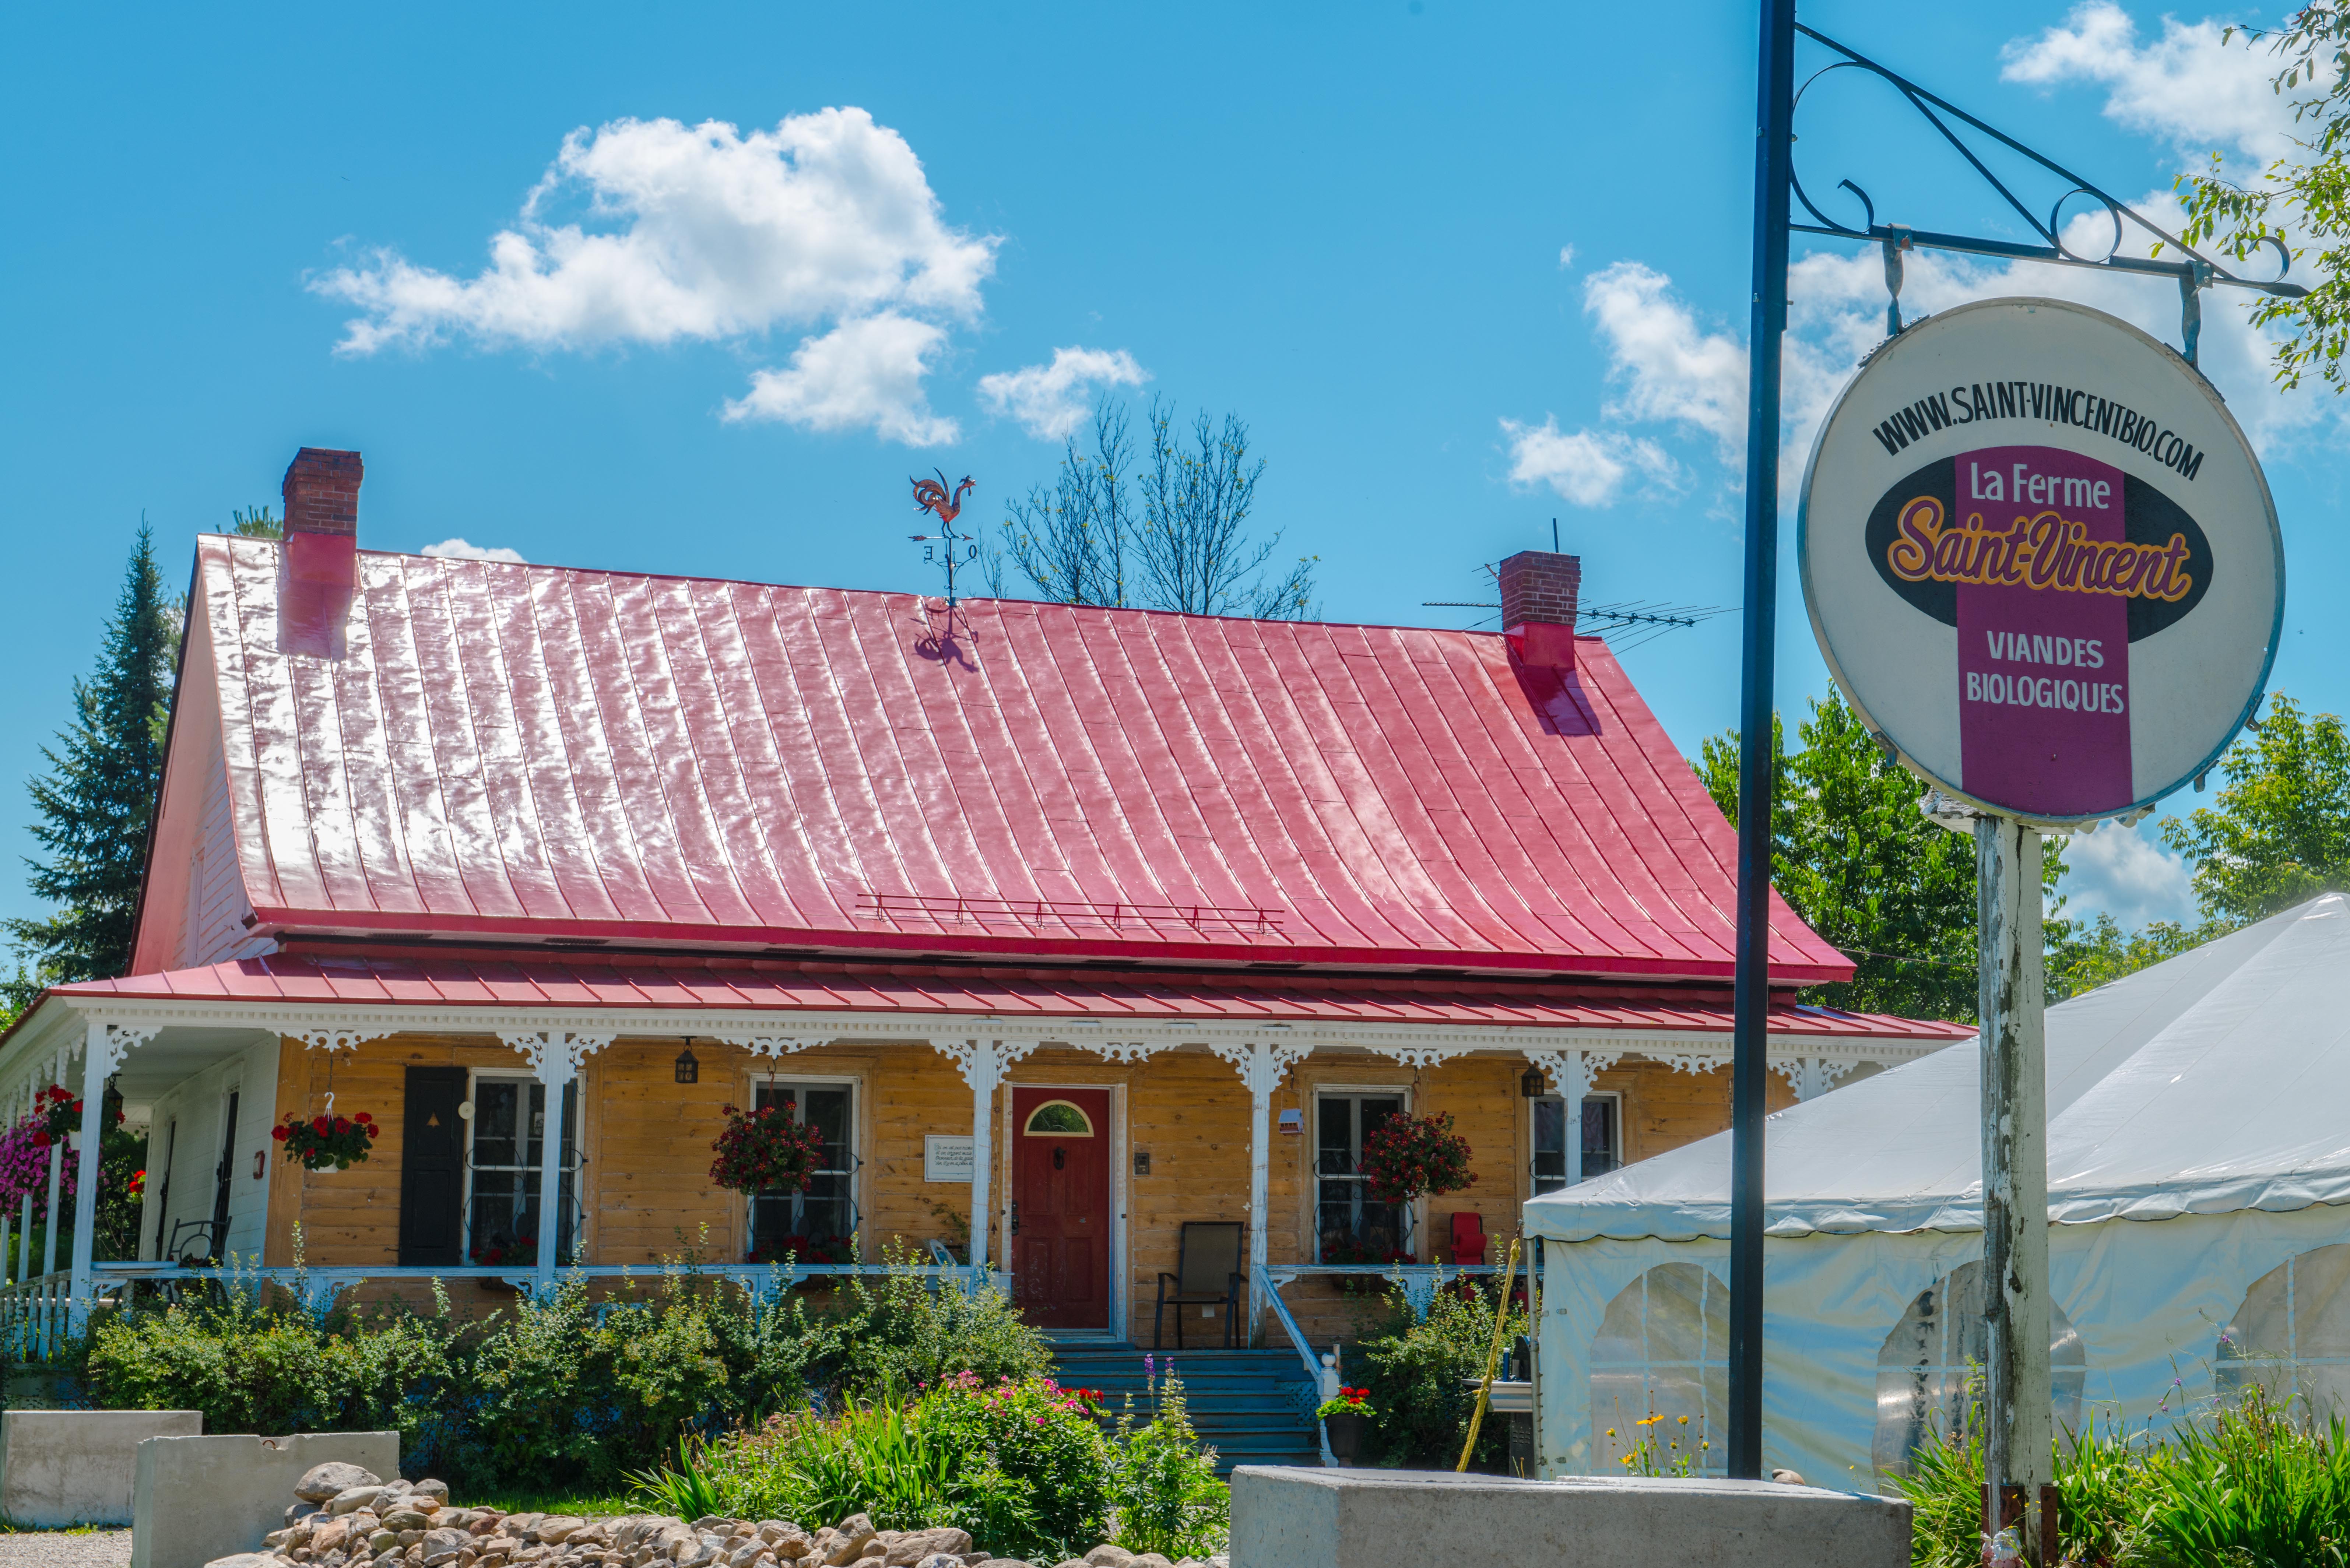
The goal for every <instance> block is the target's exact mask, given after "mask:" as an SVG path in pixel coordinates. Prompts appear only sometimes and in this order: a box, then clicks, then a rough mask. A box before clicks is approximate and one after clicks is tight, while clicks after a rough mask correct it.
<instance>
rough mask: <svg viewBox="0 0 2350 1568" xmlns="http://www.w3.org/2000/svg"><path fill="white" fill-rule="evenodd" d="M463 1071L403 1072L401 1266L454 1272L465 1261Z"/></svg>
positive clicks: (416, 1069) (415, 1069)
mask: <svg viewBox="0 0 2350 1568" xmlns="http://www.w3.org/2000/svg"><path fill="white" fill-rule="evenodd" d="M464 1099H465V1069H464V1068H463V1067H411V1068H410V1069H408V1100H407V1111H406V1114H405V1116H404V1118H403V1126H402V1128H401V1132H400V1267H401V1268H403V1269H423V1268H454V1267H457V1266H459V1265H461V1264H463V1262H464V1261H465V1259H464V1223H463V1221H464V1194H465V1130H464V1129H465V1124H464V1123H463V1121H462V1120H460V1119H459V1118H458V1116H457V1107H458V1106H460V1105H462V1104H463V1103H464Z"/></svg>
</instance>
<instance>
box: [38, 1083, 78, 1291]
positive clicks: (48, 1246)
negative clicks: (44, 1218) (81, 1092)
mask: <svg viewBox="0 0 2350 1568" xmlns="http://www.w3.org/2000/svg"><path fill="white" fill-rule="evenodd" d="M70 1049H71V1048H70V1047H68V1046H65V1045H60V1046H58V1047H57V1076H55V1077H54V1078H52V1079H50V1080H49V1081H50V1082H51V1083H53V1084H57V1085H63V1084H64V1083H65V1081H66V1064H67V1063H68V1061H69V1060H71V1057H70V1054H69V1052H70ZM35 1103H36V1104H37V1103H38V1102H37V1101H36V1102H35ZM65 1168H66V1149H65V1145H63V1144H61V1143H58V1142H57V1141H56V1140H55V1139H51V1140H50V1143H49V1222H48V1223H47V1225H45V1226H43V1227H42V1228H41V1272H43V1273H44V1274H54V1273H56V1272H57V1199H59V1198H60V1197H62V1196H63V1193H62V1190H61V1189H62V1188H63V1186H64V1180H65Z"/></svg>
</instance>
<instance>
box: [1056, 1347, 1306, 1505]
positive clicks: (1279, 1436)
mask: <svg viewBox="0 0 2350 1568" xmlns="http://www.w3.org/2000/svg"><path fill="white" fill-rule="evenodd" d="M1145 1355H1149V1357H1150V1363H1149V1369H1148V1370H1146V1367H1145V1365H1144V1361H1143V1357H1144V1356H1145ZM1053 1362H1054V1372H1053V1376H1055V1378H1057V1379H1058V1380H1059V1381H1060V1383H1061V1385H1062V1386H1064V1387H1067V1388H1092V1389H1098V1390H1100V1391H1101V1395H1102V1404H1103V1407H1104V1408H1105V1409H1106V1410H1107V1412H1108V1418H1109V1419H1111V1420H1115V1419H1116V1418H1117V1417H1118V1415H1119V1414H1120V1413H1121V1412H1122V1411H1124V1409H1125V1408H1126V1402H1127V1398H1128V1396H1131V1397H1132V1398H1133V1403H1134V1410H1135V1414H1136V1416H1137V1417H1138V1418H1139V1417H1143V1416H1147V1415H1148V1414H1149V1408H1150V1396H1149V1386H1150V1382H1151V1380H1152V1377H1153V1376H1154V1375H1155V1376H1156V1377H1158V1378H1159V1379H1163V1378H1165V1377H1166V1376H1168V1375H1169V1373H1170V1372H1172V1373H1173V1374H1174V1375H1175V1376H1178V1377H1180V1378H1181V1379H1182V1382H1183V1400H1184V1404H1185V1406H1186V1407H1187V1408H1188V1409H1189V1410H1190V1412H1191V1425H1192V1427H1193V1428H1194V1429H1196V1430H1197V1431H1198V1432H1199V1434H1200V1438H1201V1441H1203V1442H1206V1443H1209V1444H1211V1445H1212V1446H1213V1447H1214V1448H1215V1450H1216V1469H1217V1472H1218V1473H1219V1474H1227V1473H1229V1472H1230V1471H1231V1469H1232V1467H1233V1466H1234V1465H1236V1464H1245V1465H1318V1464H1320V1463H1321V1462H1322V1450H1321V1443H1320V1438H1319V1434H1317V1433H1316V1431H1315V1424H1314V1417H1313V1414H1312V1411H1313V1407H1314V1403H1315V1401H1314V1393H1315V1387H1316V1385H1315V1380H1314V1379H1313V1378H1312V1377H1310V1376H1307V1374H1306V1371H1305V1366H1304V1364H1303V1363H1302V1362H1300V1361H1299V1359H1298V1357H1297V1355H1295V1353H1294V1352H1291V1351H1287V1350H1223V1349H1219V1348H1213V1347H1211V1348H1208V1349H1201V1350H1188V1349H1187V1350H1167V1349H1161V1350H1156V1351H1144V1350H1141V1349H1139V1348H1137V1347H1135V1346H1134V1345H1119V1344H1105V1343H1104V1342H1102V1341H1100V1340H1062V1341H1058V1342H1056V1343H1055V1344H1054V1345H1053Z"/></svg>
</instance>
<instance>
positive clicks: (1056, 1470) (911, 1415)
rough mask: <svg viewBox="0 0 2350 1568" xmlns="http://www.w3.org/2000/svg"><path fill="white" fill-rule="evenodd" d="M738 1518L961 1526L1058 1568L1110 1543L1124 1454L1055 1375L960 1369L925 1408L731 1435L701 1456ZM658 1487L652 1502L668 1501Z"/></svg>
mask: <svg viewBox="0 0 2350 1568" xmlns="http://www.w3.org/2000/svg"><path fill="white" fill-rule="evenodd" d="M687 1462H688V1463H690V1464H691V1466H692V1467H693V1468H694V1469H698V1470H699V1471H700V1472H701V1475H702V1480H706V1482H707V1484H708V1485H709V1486H710V1487H711V1488H712V1490H713V1492H714V1494H715V1495H716V1496H718V1497H720V1498H723V1500H724V1503H725V1508H724V1511H727V1512H729V1513H733V1514H737V1515H741V1516H747V1517H754V1518H782V1519H796V1520H799V1521H802V1522H803V1523H806V1524H809V1525H811V1526H813V1525H816V1524H820V1523H830V1522H832V1521H837V1520H839V1519H841V1518H844V1517H846V1516H847V1515H848V1514H851V1513H863V1514H866V1515H868V1517H870V1518H871V1519H872V1521H873V1522H874V1524H875V1525H876V1526H878V1527H879V1528H881V1529H884V1530H907V1529H915V1528H920V1527H922V1526H925V1525H937V1524H951V1525H959V1526H961V1527H962V1529H965V1530H968V1531H969V1532H971V1533H972V1538H973V1539H974V1540H976V1541H978V1542H980V1543H981V1544H983V1545H984V1546H985V1547H987V1549H988V1550H989V1551H991V1552H994V1553H996V1554H997V1555H999V1556H1016V1557H1026V1558H1034V1559H1037V1560H1040V1561H1046V1562H1052V1561H1058V1560H1060V1559H1062V1558H1065V1557H1066V1556H1068V1555H1069V1554H1070V1552H1071V1550H1072V1549H1075V1550H1083V1549H1084V1548H1085V1547H1087V1546H1090V1545H1092V1544H1093V1543H1094V1542H1098V1541H1100V1540H1101V1539H1102V1533H1103V1532H1104V1530H1105V1528H1106V1516H1107V1511H1108V1480H1109V1473H1110V1465H1111V1454H1110V1449H1109V1445H1108V1442H1107V1439H1106V1438H1104V1437H1103V1435H1102V1431H1101V1428H1100V1426H1099V1424H1098V1423H1097V1421H1096V1420H1095V1419H1094V1417H1093V1416H1092V1414H1091V1413H1090V1412H1089V1411H1088V1410H1087V1407H1085V1406H1084V1405H1083V1404H1082V1403H1081V1402H1080V1401H1079V1400H1077V1399H1076V1397H1073V1396H1071V1395H1070V1394H1068V1393H1066V1391H1064V1390H1063V1389H1061V1388H1060V1387H1058V1386H1055V1384H1053V1383H1052V1382H1051V1381H1049V1380H1034V1381H1030V1382H1024V1383H1014V1382H1008V1381H1006V1382H999V1383H997V1384H994V1385H993V1386H989V1385H987V1384H984V1383H983V1382H982V1381H981V1380H980V1379H979V1378H978V1377H977V1376H974V1375H972V1374H971V1373H967V1372H966V1373H959V1374H957V1375H955V1376H952V1377H950V1378H948V1379H947V1380H946V1381H944V1382H943V1383H941V1384H939V1385H937V1386H933V1387H931V1388H928V1389H925V1390H922V1391H921V1392H920V1395H919V1397H917V1398H915V1399H914V1400H913V1401H912V1402H911V1403H904V1402H900V1401H899V1400H897V1399H894V1398H881V1399H875V1400H872V1401H869V1402H861V1401H858V1400H853V1399H852V1400H849V1401H847V1402H846V1403H845V1404H844V1406H843V1407H842V1408H841V1409H840V1411H839V1412H838V1413H837V1414H836V1415H833V1416H829V1417H827V1416H823V1415H819V1414H816V1413H815V1412H800V1413H795V1414H790V1415H779V1416H776V1417H771V1418H770V1419H769V1420H768V1421H767V1422H766V1424H765V1425H764V1426H763V1427H761V1428H756V1429H744V1430H742V1431H739V1432H735V1433H733V1434H730V1435H729V1436H727V1437H725V1438H721V1439H719V1440H718V1441H717V1442H714V1443H712V1444H711V1445H710V1446H709V1447H708V1448H706V1449H702V1451H701V1452H699V1453H698V1454H694V1455H691V1457H690V1458H689V1459H688V1460H687ZM667 1490H668V1489H667V1486H666V1483H662V1482H659V1481H650V1482H649V1484H647V1485H646V1486H645V1487H644V1488H643V1489H642V1490H640V1493H639V1495H640V1496H643V1497H645V1498H646V1499H647V1500H648V1501H650V1500H651V1499H652V1498H654V1497H656V1496H660V1495H666V1492H667Z"/></svg>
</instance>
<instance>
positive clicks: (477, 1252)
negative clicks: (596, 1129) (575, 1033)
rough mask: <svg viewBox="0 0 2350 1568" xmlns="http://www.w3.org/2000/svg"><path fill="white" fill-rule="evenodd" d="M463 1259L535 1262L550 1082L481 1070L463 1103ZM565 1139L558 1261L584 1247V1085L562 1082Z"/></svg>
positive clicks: (559, 1192) (574, 1255)
mask: <svg viewBox="0 0 2350 1568" xmlns="http://www.w3.org/2000/svg"><path fill="white" fill-rule="evenodd" d="M465 1103H466V1104H467V1105H468V1106H472V1107H473V1112H472V1115H471V1116H469V1117H468V1118H467V1120H466V1123H465V1261H466V1262H468V1263H473V1264H478V1265H483V1266H487V1267H494V1266H496V1265H498V1264H501V1263H505V1264H511V1265H513V1266H515V1267H516V1268H533V1267H536V1265H537V1262H538V1172H539V1163H540V1160H541V1158H542V1157H543V1155H544V1152H545V1149H546V1141H545V1140H546V1085H544V1084H542V1083H540V1082H539V1081H538V1080H537V1079H536V1078H534V1077H531V1076H530V1075H527V1074H515V1073H476V1074H474V1075H473V1089H472V1091H471V1093H470V1095H469V1096H468V1097H467V1099H466V1102H465ZM562 1137H563V1144H562V1147H561V1150H560V1159H561V1165H560V1171H561V1174H560V1176H559V1178H558V1182H557V1189H556V1202H557V1203H558V1204H559V1205H560V1207H558V1208H557V1209H556V1219H555V1234H556V1249H557V1253H558V1255H557V1257H556V1262H557V1263H559V1264H570V1263H574V1262H577V1261H578V1259H579V1251H580V1246H579V1243H580V1234H579V1230H580V1224H579V1220H580V1216H579V1199H578V1193H579V1168H580V1165H581V1164H582V1163H583V1162H582V1161H581V1160H580V1158H579V1084H578V1081H577V1079H574V1080H573V1081H572V1082H570V1083H568V1084H567V1085H564V1088H563V1131H562Z"/></svg>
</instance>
